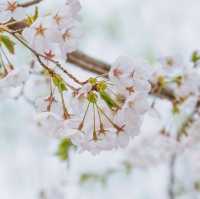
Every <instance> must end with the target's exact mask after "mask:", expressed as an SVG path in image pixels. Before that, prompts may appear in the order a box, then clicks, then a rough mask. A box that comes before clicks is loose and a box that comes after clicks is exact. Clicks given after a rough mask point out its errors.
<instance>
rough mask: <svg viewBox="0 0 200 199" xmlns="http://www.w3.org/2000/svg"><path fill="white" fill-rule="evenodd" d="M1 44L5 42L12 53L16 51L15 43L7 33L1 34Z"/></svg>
mask: <svg viewBox="0 0 200 199" xmlns="http://www.w3.org/2000/svg"><path fill="white" fill-rule="evenodd" d="M0 44H3V45H4V46H5V47H6V49H7V50H8V51H9V52H10V53H11V54H14V53H15V43H14V42H13V41H12V40H11V39H10V38H9V37H8V36H7V35H0Z"/></svg>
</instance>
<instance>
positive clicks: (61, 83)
mask: <svg viewBox="0 0 200 199" xmlns="http://www.w3.org/2000/svg"><path fill="white" fill-rule="evenodd" d="M52 79H53V83H54V85H55V86H56V87H57V88H58V90H59V91H60V92H63V91H66V90H67V87H66V85H65V82H64V80H63V78H62V77H61V76H60V75H54V76H53V78H52Z"/></svg>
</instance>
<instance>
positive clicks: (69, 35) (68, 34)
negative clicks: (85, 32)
mask: <svg viewBox="0 0 200 199" xmlns="http://www.w3.org/2000/svg"><path fill="white" fill-rule="evenodd" d="M70 37H71V34H70V33H69V31H66V32H65V33H64V34H63V39H64V40H65V41H67V40H69V39H70Z"/></svg>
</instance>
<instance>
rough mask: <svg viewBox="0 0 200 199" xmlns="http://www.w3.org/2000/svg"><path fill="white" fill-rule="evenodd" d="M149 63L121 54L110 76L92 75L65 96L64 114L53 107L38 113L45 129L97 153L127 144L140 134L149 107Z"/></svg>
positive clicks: (81, 148)
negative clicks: (74, 90)
mask: <svg viewBox="0 0 200 199" xmlns="http://www.w3.org/2000/svg"><path fill="white" fill-rule="evenodd" d="M144 66H145V65H143V64H141V63H137V62H134V61H132V60H131V59H129V58H126V57H120V58H119V59H117V61H116V62H115V63H114V64H113V67H112V69H111V71H110V72H109V78H108V79H107V80H105V79H103V78H101V77H96V78H89V79H88V81H87V83H85V84H84V85H83V86H82V87H81V88H80V89H78V90H77V92H73V93H71V96H70V97H69V94H68V95H67V97H66V98H65V97H64V99H65V105H66V104H68V107H69V109H68V110H67V109H65V113H64V114H62V115H63V117H62V118H61V117H60V116H59V115H58V114H56V113H55V112H53V111H49V112H42V113H39V114H38V115H37V118H36V120H37V122H38V124H39V126H40V127H41V129H42V131H43V132H49V131H51V132H52V133H53V135H55V136H57V137H61V138H63V137H66V138H70V139H71V141H72V143H73V144H75V145H76V146H78V147H79V149H80V150H81V151H82V150H88V151H91V152H93V153H97V152H100V151H101V150H111V149H113V148H119V147H125V146H127V144H128V142H129V140H130V138H133V137H134V136H136V135H138V134H139V132H140V127H141V124H142V120H143V116H144V114H145V112H146V111H147V110H148V108H149V105H148V101H147V96H148V92H149V91H150V84H149V82H148V76H147V75H146V74H145V73H144V71H145V68H144Z"/></svg>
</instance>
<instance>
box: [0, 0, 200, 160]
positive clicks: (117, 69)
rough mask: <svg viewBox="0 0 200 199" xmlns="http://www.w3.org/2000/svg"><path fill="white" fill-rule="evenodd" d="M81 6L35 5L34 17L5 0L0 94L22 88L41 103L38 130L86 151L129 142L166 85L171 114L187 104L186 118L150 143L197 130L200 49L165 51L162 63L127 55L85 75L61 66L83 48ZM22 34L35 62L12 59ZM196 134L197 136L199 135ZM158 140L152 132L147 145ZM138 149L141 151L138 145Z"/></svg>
mask: <svg viewBox="0 0 200 199" xmlns="http://www.w3.org/2000/svg"><path fill="white" fill-rule="evenodd" d="M80 8H81V7H80V3H79V1H78V0H62V1H60V2H59V6H58V7H54V9H52V10H48V11H46V12H40V10H37V9H35V15H34V16H33V15H32V14H31V15H27V14H26V8H25V7H24V6H22V4H20V3H19V2H18V1H15V0H3V1H1V2H0V65H1V67H0V94H1V93H3V92H6V91H7V90H8V88H9V89H12V88H16V89H19V90H20V91H19V92H18V94H17V97H16V96H15V98H18V97H19V96H21V95H22V96H23V97H24V98H25V99H26V100H27V101H28V102H29V103H30V104H31V105H32V106H33V107H34V108H35V110H36V111H35V112H36V113H35V114H36V116H35V117H34V119H35V120H34V124H36V127H37V130H38V131H41V132H43V133H46V134H48V135H51V136H54V137H57V138H59V139H61V138H68V139H70V140H71V142H72V143H73V144H74V145H76V146H77V147H78V149H79V150H80V151H90V152H92V153H94V154H96V153H98V152H100V151H103V150H112V149H116V148H122V147H125V146H127V145H128V143H129V142H130V140H131V138H134V137H135V136H137V135H139V133H140V132H141V127H142V125H143V119H144V116H146V113H147V112H148V111H149V110H151V109H152V108H154V105H155V104H156V102H155V101H156V100H154V98H155V97H158V98H162V92H163V91H165V93H167V95H168V96H167V97H166V98H167V99H168V100H169V101H170V103H171V104H172V106H173V109H172V115H173V114H180V113H181V111H182V107H183V106H184V107H185V106H186V107H187V108H186V109H187V111H186V112H187V119H186V120H185V119H184V122H182V123H181V125H180V128H179V130H178V128H177V129H176V131H177V132H176V133H175V136H174V135H171V134H170V133H168V132H167V131H168V130H169V131H170V130H171V129H167V128H165V126H164V127H163V128H164V130H163V129H160V131H161V133H162V136H158V139H157V143H151V144H150V143H149V144H146V146H147V148H148V147H150V148H151V149H154V148H156V149H157V148H159V146H160V145H162V146H166V147H164V149H163V151H166V150H165V148H166V149H167V150H168V151H169V148H171V149H172V148H173V149H175V148H176V146H177V142H178V141H180V138H181V137H182V135H183V134H184V135H186V134H187V132H189V134H190V130H188V128H189V129H190V123H193V122H194V121H196V120H197V119H194V118H193V116H194V115H195V117H199V113H198V108H199V107H198V106H199V105H198V101H199V92H200V74H199V68H198V64H199V63H198V62H199V60H200V57H199V55H198V53H197V52H195V53H194V54H193V58H192V62H191V63H188V64H185V63H182V62H181V61H180V60H179V59H177V58H174V57H164V58H162V59H159V60H156V64H155V66H149V65H148V64H146V63H145V62H144V61H141V60H136V59H132V58H129V57H125V56H122V57H119V58H118V59H117V60H116V61H115V62H114V63H113V65H112V66H111V68H110V71H108V73H106V74H103V75H100V76H97V77H90V78H88V79H86V80H85V81H80V80H79V79H78V78H77V77H75V76H74V75H73V74H71V73H69V72H68V70H67V67H66V65H62V64H61V63H63V60H64V61H65V60H66V55H67V54H68V53H71V52H73V51H75V50H77V44H78V41H79V38H80V36H81V33H80V30H79V21H78V18H79V12H80ZM19 20H20V21H21V20H22V21H23V23H25V24H26V26H25V28H23V29H22V30H21V29H19V30H14V31H13V30H12V29H9V28H10V25H13V24H14V25H16V24H15V23H17V22H18V21H19ZM13 39H15V40H13ZM16 40H17V41H18V42H19V43H20V44H22V45H23V46H24V47H25V48H26V49H28V50H29V51H30V52H31V53H32V54H33V59H34V64H31V66H29V65H25V66H21V67H16V65H15V64H13V63H11V61H10V59H9V53H10V54H15V48H14V42H15V41H16ZM5 48H6V50H5ZM66 76H67V77H66ZM69 79H70V80H69ZM40 88H41V89H40ZM30 91H31V93H30ZM32 91H34V92H32ZM40 91H41V92H40ZM41 93H42V94H41ZM34 95H35V96H34ZM160 96H161V97H160ZM156 99H157V98H156ZM193 99H194V100H193ZM191 103H192V104H191ZM188 107H189V108H188ZM192 107H194V108H192ZM188 109H189V111H188ZM188 115H189V116H188ZM191 115H192V116H191ZM171 118H173V119H172V120H173V121H175V120H174V117H173V116H172V117H171ZM180 120H182V119H180ZM170 121H171V120H170ZM168 122H169V121H168ZM168 126H170V127H171V125H168ZM195 131H196V130H195ZM163 132H164V133H163ZM159 135H160V134H159ZM191 135H194V137H197V134H195V133H191ZM165 136H169V139H165V138H166V137H165ZM173 136H174V137H173ZM171 138H175V139H171ZM151 140H152V138H151V137H150V139H147V140H146V139H144V140H143V141H141V143H143V142H144V143H147V142H148V141H149V142H151ZM189 140H190V142H191V140H194V139H192V138H189ZM155 141H156V139H155ZM165 141H166V142H167V143H166V145H165V144H163V143H164V142H165ZM190 142H189V141H187V142H185V143H186V144H185V143H184V145H185V146H186V145H187V146H188V145H190V144H189V143H190ZM172 145H173V147H172ZM181 147H182V146H181ZM181 147H178V148H181ZM133 151H135V152H134V153H136V151H137V145H136V149H133ZM146 151H149V150H146ZM170 155H171V152H170ZM170 155H169V156H170ZM138 156H141V157H142V158H143V156H145V154H143V153H141V152H140V153H138ZM158 156H159V157H161V156H163V155H162V154H161V155H158ZM142 158H141V159H142ZM145 159H148V158H146V156H145Z"/></svg>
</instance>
